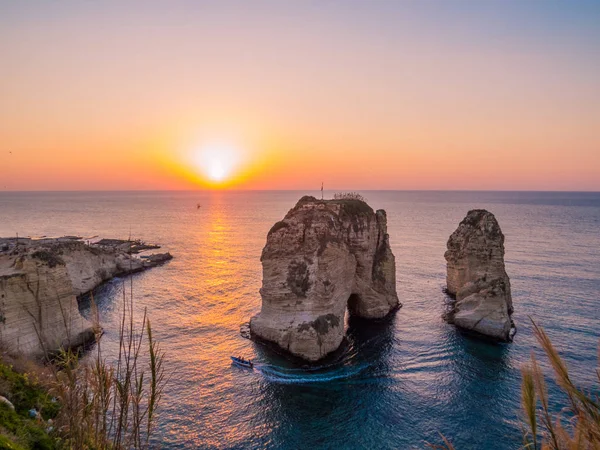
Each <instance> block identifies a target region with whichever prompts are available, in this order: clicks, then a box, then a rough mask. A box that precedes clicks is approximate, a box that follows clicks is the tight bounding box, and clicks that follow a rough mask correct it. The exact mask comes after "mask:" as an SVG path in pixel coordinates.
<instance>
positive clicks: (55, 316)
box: [0, 238, 171, 357]
mask: <svg viewBox="0 0 600 450" xmlns="http://www.w3.org/2000/svg"><path fill="white" fill-rule="evenodd" d="M170 258H171V256H170V255H169V254H168V253H167V254H163V255H154V257H153V258H145V259H142V258H137V257H134V256H132V255H131V254H128V253H126V252H125V251H123V250H122V249H119V248H117V247H116V246H111V247H107V246H96V245H86V244H85V243H83V242H81V241H80V240H77V239H73V238H60V239H44V240H39V241H33V240H31V239H22V238H21V239H18V240H17V239H14V238H12V239H0V346H1V347H2V349H3V350H4V351H7V352H9V353H13V354H22V355H24V356H34V357H38V356H43V355H45V354H47V353H51V352H54V351H56V350H58V349H59V348H61V347H62V348H67V347H75V346H79V345H82V344H84V343H85V342H86V341H89V340H91V339H93V338H94V331H95V330H94V329H93V326H92V324H91V323H90V322H89V321H88V320H86V319H84V318H83V317H82V316H81V314H80V313H79V309H78V305H77V296H78V295H81V294H84V293H86V292H89V291H90V290H92V289H94V288H95V287H96V286H98V285H99V284H101V283H102V282H104V281H107V280H109V279H110V278H112V277H114V276H116V275H123V274H127V273H132V272H136V271H140V270H144V269H145V268H148V267H152V266H155V265H157V264H158V263H159V262H162V261H164V260H167V259H170Z"/></svg>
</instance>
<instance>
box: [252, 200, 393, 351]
mask: <svg viewBox="0 0 600 450" xmlns="http://www.w3.org/2000/svg"><path fill="white" fill-rule="evenodd" d="M261 261H262V264H263V283H262V288H261V290H260V294H261V297H262V308H261V311H260V314H258V315H257V316H254V317H253V318H252V319H251V321H250V329H251V332H252V333H253V334H254V335H257V336H259V337H260V338H263V339H266V340H268V341H272V342H275V343H277V344H278V345H279V346H280V347H282V348H283V349H286V350H287V351H289V352H290V353H292V354H294V355H296V356H299V357H301V358H304V359H306V360H309V361H316V360H318V359H320V358H322V357H324V356H325V355H327V354H328V353H330V352H332V351H334V350H336V349H337V348H338V347H339V346H340V344H341V342H342V339H343V337H344V316H345V313H346V310H347V309H348V311H349V313H350V314H353V315H356V316H360V317H364V318H370V319H375V318H382V317H384V316H386V315H387V314H389V313H390V311H392V310H394V309H396V308H397V307H399V306H400V304H399V302H398V296H397V294H396V265H395V261H394V255H393V254H392V251H391V249H390V245H389V237H388V234H387V218H386V214H385V211H383V210H378V211H377V212H376V213H375V212H374V211H373V209H371V207H370V206H369V205H367V204H366V203H365V202H363V201H361V200H355V199H344V200H317V199H315V198H314V197H308V196H306V197H303V198H301V199H300V201H299V202H298V203H297V204H296V206H295V207H294V208H293V209H291V210H290V211H289V212H288V213H287V215H286V216H285V218H284V219H283V220H282V221H280V222H277V223H276V224H275V225H274V226H273V227H272V228H271V230H270V231H269V234H268V236H267V244H266V245H265V247H264V249H263V252H262V256H261Z"/></svg>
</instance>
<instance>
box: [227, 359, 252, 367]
mask: <svg viewBox="0 0 600 450" xmlns="http://www.w3.org/2000/svg"><path fill="white" fill-rule="evenodd" d="M231 361H233V363H234V364H236V365H238V366H242V367H247V368H248V369H252V368H253V367H254V364H253V363H252V361H250V360H249V359H244V358H242V357H241V356H239V357H238V356H232V357H231Z"/></svg>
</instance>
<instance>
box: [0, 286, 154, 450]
mask: <svg viewBox="0 0 600 450" xmlns="http://www.w3.org/2000/svg"><path fill="white" fill-rule="evenodd" d="M121 307H122V313H121V316H120V328H119V343H118V355H117V356H116V359H115V361H114V362H112V363H109V362H107V360H106V358H105V357H104V355H103V353H102V345H101V339H100V335H101V328H100V327H99V325H98V314H97V309H96V307H95V303H94V301H93V298H92V312H93V316H94V322H95V329H96V347H95V349H94V351H93V352H92V353H91V354H89V355H88V357H87V358H86V359H85V360H80V354H79V353H78V352H76V351H73V350H71V349H65V350H62V351H60V352H58V353H57V354H54V355H46V361H45V364H43V365H42V364H35V363H33V362H31V361H25V362H23V361H19V363H20V364H21V365H22V367H21V368H19V369H18V368H17V367H14V366H13V365H11V364H10V363H9V362H8V361H7V360H2V361H0V395H2V396H4V397H6V398H7V399H8V400H9V402H11V403H12V404H13V405H14V410H13V409H12V408H11V405H10V404H8V403H6V402H0V449H2V448H7V449H18V450H21V449H40V450H45V449H94V450H109V449H111V450H120V449H146V448H149V446H150V438H151V436H152V432H153V429H154V424H155V421H156V411H157V407H158V404H159V402H160V398H161V394H162V390H163V387H164V384H165V377H164V370H163V356H164V355H163V353H162V351H161V350H160V348H159V346H158V344H157V343H156V341H155V340H154V338H153V336H152V327H151V325H150V321H149V320H148V318H147V317H146V312H145V311H144V315H143V318H142V320H141V321H139V322H138V321H136V320H135V317H134V305H133V296H132V295H130V296H127V295H126V294H125V286H123V302H122V305H121ZM17 361H18V360H15V362H17Z"/></svg>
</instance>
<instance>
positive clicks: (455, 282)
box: [444, 209, 514, 341]
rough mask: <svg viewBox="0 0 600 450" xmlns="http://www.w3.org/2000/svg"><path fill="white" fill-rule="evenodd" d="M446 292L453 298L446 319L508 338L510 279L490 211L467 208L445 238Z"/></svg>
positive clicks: (500, 337) (510, 338) (511, 307)
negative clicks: (453, 300)
mask: <svg viewBox="0 0 600 450" xmlns="http://www.w3.org/2000/svg"><path fill="white" fill-rule="evenodd" d="M444 257H445V258H446V262H447V280H446V281H447V292H448V294H449V295H450V296H452V297H454V298H455V299H456V302H455V303H454V305H453V310H452V311H450V313H449V314H448V315H447V319H448V321H449V322H451V323H454V324H455V325H456V326H458V327H461V328H464V329H467V330H472V331H475V332H477V333H480V334H483V335H486V336H490V337H492V338H496V339H499V340H503V341H509V340H512V334H514V333H513V332H511V328H512V327H513V324H512V320H511V314H512V312H513V305H512V298H511V293H510V280H509V278H508V275H507V274H506V270H505V268H504V235H503V234H502V231H501V230H500V226H499V225H498V222H497V221H496V218H495V217H494V215H493V214H492V213H490V212H488V211H486V210H483V209H475V210H472V211H469V213H468V214H467V216H466V217H465V218H464V219H463V221H462V222H461V223H460V225H459V226H458V228H457V229H456V231H455V232H454V233H452V235H451V236H450V239H448V250H447V251H446V253H445V255H444Z"/></svg>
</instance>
